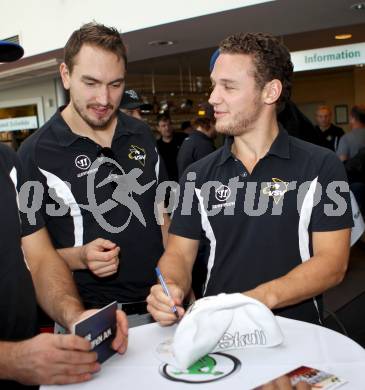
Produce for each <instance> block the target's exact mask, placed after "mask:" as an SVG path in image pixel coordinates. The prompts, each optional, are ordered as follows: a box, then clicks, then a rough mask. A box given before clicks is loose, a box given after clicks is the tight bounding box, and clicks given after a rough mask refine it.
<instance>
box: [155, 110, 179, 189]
mask: <svg viewBox="0 0 365 390" xmlns="http://www.w3.org/2000/svg"><path fill="white" fill-rule="evenodd" d="M157 131H158V132H159V133H160V134H161V138H160V139H158V140H157V149H158V152H159V153H160V155H161V157H162V159H163V161H164V162H165V166H166V170H167V176H168V178H169V180H173V181H178V178H179V175H178V171H177V163H176V157H177V153H178V152H179V149H180V147H181V144H182V142H183V141H184V138H185V137H186V134H185V133H176V132H174V129H173V128H172V123H171V119H170V117H169V116H168V115H166V114H159V115H158V116H157Z"/></svg>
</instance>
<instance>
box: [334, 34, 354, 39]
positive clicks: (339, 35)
mask: <svg viewBox="0 0 365 390" xmlns="http://www.w3.org/2000/svg"><path fill="white" fill-rule="evenodd" d="M350 38H352V34H337V35H335V39H350Z"/></svg>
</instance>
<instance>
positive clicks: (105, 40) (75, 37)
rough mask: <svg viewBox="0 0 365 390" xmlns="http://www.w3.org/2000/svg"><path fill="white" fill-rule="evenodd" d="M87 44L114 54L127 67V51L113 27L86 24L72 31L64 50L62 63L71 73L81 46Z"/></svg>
mask: <svg viewBox="0 0 365 390" xmlns="http://www.w3.org/2000/svg"><path fill="white" fill-rule="evenodd" d="M85 44H89V45H94V46H97V47H100V48H102V49H104V50H107V51H110V52H112V53H114V54H115V55H116V56H117V57H119V58H122V59H123V60H124V64H125V65H127V50H126V47H125V44H124V42H123V39H122V36H121V34H120V32H119V31H118V30H117V29H115V28H113V27H106V26H104V25H103V24H99V23H95V22H92V23H87V24H84V25H83V26H81V27H80V28H79V29H78V30H76V31H74V32H73V33H72V34H71V36H70V38H69V39H68V41H67V43H66V46H65V49H64V62H65V64H66V66H67V68H68V69H69V71H70V73H71V72H72V69H73V66H74V58H75V56H76V55H77V54H78V53H79V51H80V50H81V47H82V45H85Z"/></svg>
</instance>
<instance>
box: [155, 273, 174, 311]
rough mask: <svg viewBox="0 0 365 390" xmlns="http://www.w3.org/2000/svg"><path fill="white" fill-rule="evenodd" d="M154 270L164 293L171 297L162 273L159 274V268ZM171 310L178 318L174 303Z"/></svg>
mask: <svg viewBox="0 0 365 390" xmlns="http://www.w3.org/2000/svg"><path fill="white" fill-rule="evenodd" d="M155 270H156V274H157V278H158V280H159V282H160V284H161V286H162V289H163V291H164V293H165V294H166V295H167V296H168V297H169V298H171V294H170V291H169V289H168V287H167V285H166V282H165V279H164V277H163V276H162V274H161V271H160V268H158V267H156V268H155ZM172 311H173V312H174V314H175V316H176V318H177V319H178V318H179V314H178V312H177V308H176V306H175V305H174V306H173V307H172Z"/></svg>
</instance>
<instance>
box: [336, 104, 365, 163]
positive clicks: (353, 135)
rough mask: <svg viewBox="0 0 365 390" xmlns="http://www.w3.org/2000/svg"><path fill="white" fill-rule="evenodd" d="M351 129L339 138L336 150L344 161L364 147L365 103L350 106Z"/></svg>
mask: <svg viewBox="0 0 365 390" xmlns="http://www.w3.org/2000/svg"><path fill="white" fill-rule="evenodd" d="M350 127H351V131H350V132H348V133H346V134H345V135H344V136H343V137H342V138H341V139H340V143H339V145H338V149H337V150H336V154H337V156H338V157H339V158H340V160H341V161H346V160H348V159H350V158H353V157H355V156H356V155H357V153H358V152H359V150H360V149H361V148H363V147H365V105H357V106H354V107H352V109H351V112H350Z"/></svg>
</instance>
